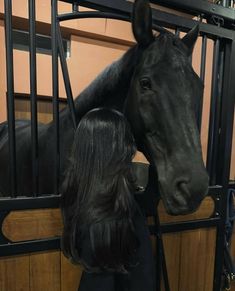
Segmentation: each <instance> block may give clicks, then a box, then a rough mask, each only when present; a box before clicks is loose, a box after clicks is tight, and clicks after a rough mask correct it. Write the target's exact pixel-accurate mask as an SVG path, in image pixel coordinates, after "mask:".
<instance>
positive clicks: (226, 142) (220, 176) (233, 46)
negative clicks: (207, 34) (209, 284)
mask: <svg viewBox="0 0 235 291" xmlns="http://www.w3.org/2000/svg"><path fill="white" fill-rule="evenodd" d="M234 74H235V41H232V43H227V44H226V46H225V64H224V78H223V79H224V82H223V96H222V108H221V118H220V139H219V151H218V160H219V161H218V167H217V183H220V184H221V185H222V186H223V195H221V201H220V210H219V215H220V217H221V219H220V223H219V225H218V227H217V235H216V255H215V272H214V289H213V291H219V290H220V286H221V274H222V269H223V260H224V252H223V251H221V250H223V247H224V239H225V222H226V207H227V191H228V184H229V176H230V163H231V151H232V137H233V118H234V104H235V82H234V80H233V76H234Z"/></svg>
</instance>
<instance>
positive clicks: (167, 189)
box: [0, 0, 208, 214]
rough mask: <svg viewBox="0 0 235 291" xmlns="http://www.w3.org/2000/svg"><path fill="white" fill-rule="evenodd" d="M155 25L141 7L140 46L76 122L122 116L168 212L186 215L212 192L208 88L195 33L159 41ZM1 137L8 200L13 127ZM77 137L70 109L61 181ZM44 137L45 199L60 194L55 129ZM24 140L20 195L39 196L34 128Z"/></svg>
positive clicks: (89, 96) (63, 133)
mask: <svg viewBox="0 0 235 291" xmlns="http://www.w3.org/2000/svg"><path fill="white" fill-rule="evenodd" d="M151 23H152V19H151V9H150V7H149V4H148V2H147V1H146V0H137V1H136V2H135V4H134V10H133V21H132V26H133V32H134V35H135V38H136V40H137V45H135V46H134V47H133V48H131V49H130V50H128V51H127V52H126V53H125V54H124V55H123V57H122V58H120V59H119V60H118V61H116V62H114V63H113V64H111V65H110V66H109V67H108V68H107V69H105V70H104V71H103V72H102V73H101V74H100V75H99V76H98V77H97V78H96V79H95V80H94V81H93V82H92V84H91V85H90V86H88V87H87V88H86V89H85V90H84V91H83V92H82V93H81V94H80V96H79V97H78V98H76V100H75V109H76V115H77V119H78V121H79V120H80V119H81V118H82V116H83V115H84V114H85V113H86V112H88V111H89V110H90V109H92V108H95V107H110V108H115V109H117V110H119V111H122V112H123V113H124V114H125V115H126V117H127V119H128V120H129V122H130V124H131V127H132V130H133V133H134V136H135V138H136V141H137V145H138V148H139V149H140V150H142V151H143V152H144V154H145V155H146V157H147V158H148V160H149V162H150V163H151V164H152V165H153V167H154V168H155V170H156V173H157V174H156V179H158V181H159V186H160V187H159V188H160V192H161V195H162V198H163V202H164V204H165V206H166V209H167V211H168V212H169V213H171V214H183V213H188V212H191V211H193V210H195V209H196V208H197V207H198V205H199V204H200V201H201V200H202V198H203V197H204V196H205V194H206V192H207V186H208V178H207V175H206V172H205V168H204V165H203V162H202V155H201V147H200V141H199V134H198V131H197V126H196V121H195V108H194V103H196V102H195V98H200V96H201V94H202V91H203V87H202V84H201V83H200V81H199V78H198V77H197V76H196V74H195V73H194V72H193V69H192V67H191V64H190V62H189V55H190V54H191V53H192V48H193V45H194V43H195V40H196V37H197V31H196V30H195V29H194V30H192V31H191V32H189V33H188V34H187V35H186V37H184V39H183V40H180V39H179V38H178V37H176V36H174V35H172V34H170V33H161V34H160V36H158V37H156V38H155V37H154V36H153V34H152V24H151ZM3 127H4V129H2V128H3ZM1 132H2V134H1ZM0 134H1V135H2V136H4V137H3V138H2V137H1V139H0V163H1V167H0V193H2V194H4V196H6V195H8V194H9V192H10V187H9V170H8V171H6V169H7V168H8V156H9V154H8V145H7V142H5V141H6V140H7V137H6V136H7V133H6V124H3V125H0ZM73 135H74V129H73V126H72V122H71V118H70V113H69V110H68V109H65V110H63V111H62V112H61V113H60V155H61V156H60V160H61V175H63V172H64V170H65V169H66V163H67V160H68V155H69V151H70V147H71V145H72V142H73ZM38 136H39V160H38V169H39V193H40V194H49V193H52V192H53V183H52V180H53V179H52V177H51V176H52V173H53V171H54V160H53V157H54V155H55V154H54V134H53V124H52V123H51V124H48V125H39V131H38ZM4 140H5V141H4ZM16 140H17V143H16V151H17V175H18V177H17V181H18V193H19V195H31V194H32V185H31V181H32V174H31V149H30V148H31V141H30V122H29V121H24V122H22V121H16ZM157 176H158V177H157ZM198 185H200V186H198Z"/></svg>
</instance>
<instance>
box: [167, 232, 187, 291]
mask: <svg viewBox="0 0 235 291" xmlns="http://www.w3.org/2000/svg"><path fill="white" fill-rule="evenodd" d="M163 244H164V250H165V256H166V266H167V272H168V279H169V284H170V288H171V290H172V291H177V290H178V286H179V278H180V245H181V234H179V233H177V234H176V233H174V234H164V235H163ZM179 291H181V290H179ZM188 291H189V290H188Z"/></svg>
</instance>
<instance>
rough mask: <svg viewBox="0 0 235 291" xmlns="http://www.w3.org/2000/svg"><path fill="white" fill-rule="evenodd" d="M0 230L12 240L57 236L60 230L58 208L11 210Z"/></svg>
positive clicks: (60, 222)
mask: <svg viewBox="0 0 235 291" xmlns="http://www.w3.org/2000/svg"><path fill="white" fill-rule="evenodd" d="M2 230H3V233H4V235H5V236H6V237H7V238H9V239H10V240H12V241H14V242H16V241H22V240H30V239H42V238H48V237H54V236H59V235H60V234H61V231H62V221H61V214H60V210H59V209H38V210H24V211H12V212H10V214H9V215H8V216H7V217H6V218H5V220H4V222H3V227H2Z"/></svg>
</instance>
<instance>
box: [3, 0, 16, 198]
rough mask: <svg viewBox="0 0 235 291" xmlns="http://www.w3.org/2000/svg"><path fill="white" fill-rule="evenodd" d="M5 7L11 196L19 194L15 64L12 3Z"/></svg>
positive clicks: (9, 2)
mask: <svg viewBox="0 0 235 291" xmlns="http://www.w3.org/2000/svg"><path fill="white" fill-rule="evenodd" d="M4 9H5V42H6V73H7V119H8V141H9V159H10V189H11V196H12V197H15V196H16V195H17V171H16V138H15V105H14V64H13V43H12V3H11V0H4Z"/></svg>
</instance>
